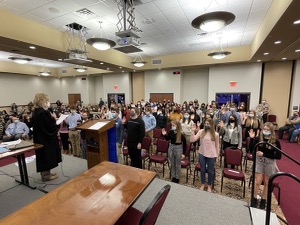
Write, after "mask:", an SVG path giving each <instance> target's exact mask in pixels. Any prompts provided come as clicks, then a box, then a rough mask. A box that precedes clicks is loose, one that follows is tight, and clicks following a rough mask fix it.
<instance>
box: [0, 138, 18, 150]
mask: <svg viewBox="0 0 300 225" xmlns="http://www.w3.org/2000/svg"><path fill="white" fill-rule="evenodd" d="M21 141H22V140H21V139H19V140H16V141H8V142H2V143H1V144H0V147H2V148H5V147H7V146H11V145H17V144H20V143H21Z"/></svg>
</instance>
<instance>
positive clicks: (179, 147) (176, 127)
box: [161, 121, 186, 183]
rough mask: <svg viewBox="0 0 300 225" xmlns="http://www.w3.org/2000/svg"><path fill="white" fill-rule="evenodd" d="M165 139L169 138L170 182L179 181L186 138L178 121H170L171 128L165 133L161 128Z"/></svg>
mask: <svg viewBox="0 0 300 225" xmlns="http://www.w3.org/2000/svg"><path fill="white" fill-rule="evenodd" d="M161 133H162V135H163V136H164V137H165V138H166V140H170V145H169V150H168V156H169V160H170V164H171V177H172V180H171V181H172V182H175V183H179V178H180V173H181V159H182V158H183V157H184V155H185V151H186V139H185V136H184V134H183V133H182V130H181V123H180V122H179V121H172V129H171V130H170V131H169V133H168V134H167V131H166V130H165V129H164V128H163V129H162V131H161Z"/></svg>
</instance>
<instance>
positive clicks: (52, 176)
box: [42, 174, 58, 182]
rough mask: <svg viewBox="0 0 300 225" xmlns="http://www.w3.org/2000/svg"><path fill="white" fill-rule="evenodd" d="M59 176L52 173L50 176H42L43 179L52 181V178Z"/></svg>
mask: <svg viewBox="0 0 300 225" xmlns="http://www.w3.org/2000/svg"><path fill="white" fill-rule="evenodd" d="M57 178H58V176H57V175H56V174H55V175H52V174H50V175H48V176H45V177H42V181H43V182H44V181H50V180H55V179H57Z"/></svg>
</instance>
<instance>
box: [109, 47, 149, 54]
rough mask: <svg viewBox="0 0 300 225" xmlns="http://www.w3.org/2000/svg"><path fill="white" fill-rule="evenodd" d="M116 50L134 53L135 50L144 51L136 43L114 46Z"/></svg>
mask: <svg viewBox="0 0 300 225" xmlns="http://www.w3.org/2000/svg"><path fill="white" fill-rule="evenodd" d="M114 50H117V51H120V52H123V53H125V54H128V53H134V52H142V51H143V50H142V49H140V48H138V47H136V46H134V45H125V46H120V47H117V48H114Z"/></svg>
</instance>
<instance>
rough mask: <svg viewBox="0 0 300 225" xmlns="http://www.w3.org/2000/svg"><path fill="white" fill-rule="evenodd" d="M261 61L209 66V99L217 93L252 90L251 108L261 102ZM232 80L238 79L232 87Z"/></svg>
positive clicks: (212, 98) (213, 97)
mask: <svg viewBox="0 0 300 225" xmlns="http://www.w3.org/2000/svg"><path fill="white" fill-rule="evenodd" d="M261 68H262V66H261V63H247V64H236V65H220V66H212V67H210V68H209V84H208V101H209V102H210V101H211V100H214V99H215V97H216V93H238V92H240V93H241V92H250V93H251V96H250V105H249V107H250V109H251V108H255V107H256V106H257V105H258V103H259V94H260V85H261ZM230 81H237V84H236V87H230V84H229V82H230Z"/></svg>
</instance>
